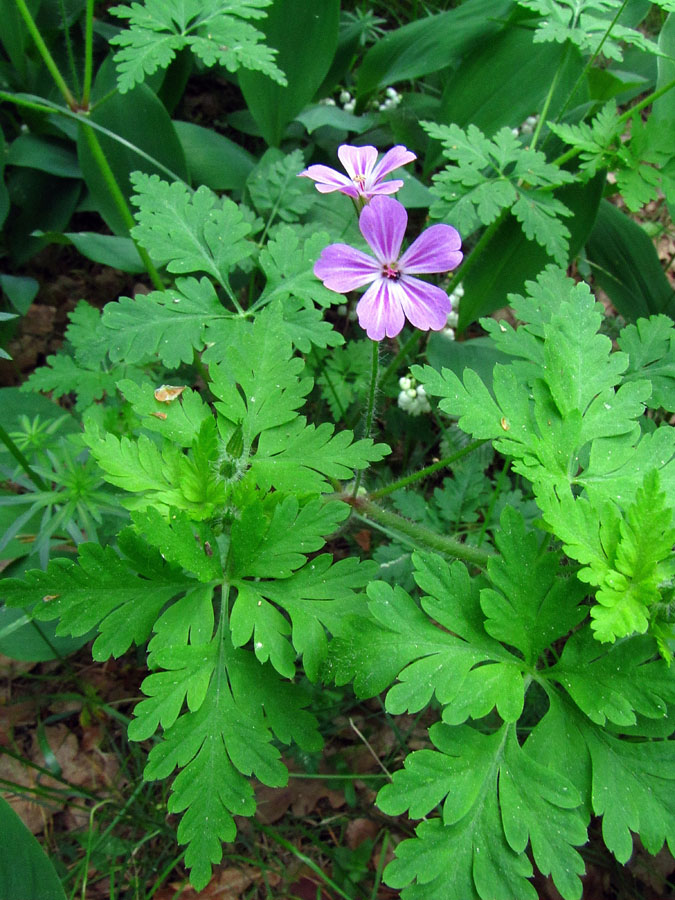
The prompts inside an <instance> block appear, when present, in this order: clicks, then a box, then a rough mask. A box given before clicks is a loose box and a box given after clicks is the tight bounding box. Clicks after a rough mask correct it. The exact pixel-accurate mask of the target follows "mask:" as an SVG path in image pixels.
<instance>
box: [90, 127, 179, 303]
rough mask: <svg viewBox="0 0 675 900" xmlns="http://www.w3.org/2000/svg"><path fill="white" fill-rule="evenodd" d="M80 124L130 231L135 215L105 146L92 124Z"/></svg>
mask: <svg viewBox="0 0 675 900" xmlns="http://www.w3.org/2000/svg"><path fill="white" fill-rule="evenodd" d="M80 126H81V128H82V131H83V134H84V136H85V139H86V141H87V144H88V145H89V149H90V150H91V154H92V156H93V157H94V161H95V162H96V165H97V166H98V168H99V171H100V173H101V175H102V176H103V180H104V181H105V183H106V187H107V188H108V191H109V192H110V196H111V197H112V199H113V202H114V204H115V206H116V207H117V211H118V212H119V214H120V216H121V217H122V220H123V222H124V224H125V225H126V227H127V228H128V229H129V231H131V229H132V228H133V227H134V225H135V222H134V217H133V216H132V215H131V210H130V209H129V206H128V205H127V201H126V200H125V198H124V194H123V193H122V191H121V190H120V186H119V185H118V183H117V180H116V178H115V175H114V173H113V170H112V169H111V168H110V163H109V162H108V160H107V159H106V156H105V153H104V152H103V148H102V147H101V144H100V142H99V140H98V138H97V137H96V134H95V133H94V131H93V129H92V128H91V126H90V124H89V123H88V122H86V121H84V120H83V119H82V118H81V117H80ZM132 240H133V238H132ZM134 244H135V245H136V249H137V250H138V255H139V256H140V257H141V259H142V261H143V265H144V266H145V270H146V272H147V273H148V275H149V276H150V280H151V281H152V283H153V284H154V286H155V287H156V288H157V290H158V291H163V290H165V288H164V283H163V282H162V279H161V278H160V275H159V272H158V271H157V269H156V268H155V265H154V263H153V262H152V260H151V259H150V257H149V255H148V252H147V250H145V248H144V247H141V246H140V245H139V244H138V243H137V242H136V241H134Z"/></svg>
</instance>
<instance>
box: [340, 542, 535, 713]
mask: <svg viewBox="0 0 675 900" xmlns="http://www.w3.org/2000/svg"><path fill="white" fill-rule="evenodd" d="M413 560H414V562H415V566H416V572H415V579H416V581H417V582H418V584H419V585H420V587H421V588H422V590H428V591H430V592H431V593H432V596H430V597H424V598H423V600H422V609H419V607H418V606H417V605H416V604H415V603H414V602H413V600H412V599H411V598H410V596H409V595H408V594H407V593H406V592H405V591H404V590H402V589H401V588H399V587H395V588H392V587H390V586H389V585H387V584H384V583H383V582H375V583H373V584H370V585H369V586H368V589H367V593H368V596H369V598H370V601H371V602H370V603H369V604H368V609H369V612H370V614H371V618H370V619H363V618H356V619H353V620H348V621H347V622H346V623H345V628H344V629H343V632H344V633H343V634H341V635H340V636H339V637H338V638H337V639H335V640H334V641H333V642H332V644H331V664H330V665H331V672H332V674H333V675H334V677H335V679H336V681H337V683H338V684H343V683H345V682H346V681H347V680H353V681H354V688H355V690H356V692H357V694H359V695H360V696H372V695H373V694H376V693H379V692H380V691H382V690H384V689H385V688H386V687H387V685H388V684H391V682H392V681H393V680H394V678H398V681H399V684H397V685H395V686H394V687H393V688H391V690H390V691H389V692H388V694H387V698H386V701H385V705H386V708H387V710H388V711H389V712H391V713H393V714H395V715H396V714H399V713H401V712H404V711H406V710H408V711H410V712H417V711H418V710H420V709H422V708H423V707H424V706H425V705H426V704H428V703H429V701H430V700H431V698H432V696H433V695H434V694H435V695H436V698H437V700H438V701H439V702H440V703H441V704H442V705H443V706H444V707H445V709H444V711H443V717H444V719H445V720H448V721H449V720H452V721H453V723H454V724H457V723H459V722H462V721H464V720H465V719H467V718H468V717H469V716H473V717H474V718H480V717H482V716H485V715H486V714H487V713H488V712H490V710H491V709H492V708H493V706H495V705H497V708H498V711H499V713H500V715H501V716H502V717H506V718H508V719H509V721H511V720H515V719H517V718H518V716H519V715H520V713H521V712H522V708H523V682H522V675H521V674H520V671H519V665H518V662H519V661H518V660H517V658H516V657H514V656H513V655H512V654H510V653H509V652H508V651H507V650H505V649H504V648H502V647H501V646H500V645H499V644H498V643H497V642H496V641H494V640H492V639H491V638H490V637H489V636H488V635H487V634H486V633H485V631H484V629H483V615H482V613H481V610H480V606H479V597H478V586H477V584H476V583H475V581H474V582H471V581H470V580H469V577H468V573H467V571H466V569H465V567H464V566H463V565H462V564H461V563H455V564H454V565H453V566H452V567H449V566H448V565H447V564H446V563H445V562H444V561H443V560H441V558H440V557H437V556H434V555H432V554H428V555H424V554H419V553H416V554H414V556H413ZM433 622H438V623H439V624H440V625H441V626H443V627H444V628H448V629H451V630H452V632H453V634H449V633H447V632H446V631H444V630H441V629H439V628H438V627H437V625H435V624H433Z"/></svg>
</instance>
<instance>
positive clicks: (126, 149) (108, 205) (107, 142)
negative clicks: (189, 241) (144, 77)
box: [38, 58, 187, 237]
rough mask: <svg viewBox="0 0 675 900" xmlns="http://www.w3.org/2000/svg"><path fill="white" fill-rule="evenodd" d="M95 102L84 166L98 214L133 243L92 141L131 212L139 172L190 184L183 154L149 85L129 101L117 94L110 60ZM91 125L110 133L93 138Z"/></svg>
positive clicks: (83, 134) (82, 138)
mask: <svg viewBox="0 0 675 900" xmlns="http://www.w3.org/2000/svg"><path fill="white" fill-rule="evenodd" d="M92 100H93V101H94V103H93V108H92V109H91V110H90V112H89V113H88V115H87V117H86V119H83V123H82V124H81V125H80V128H79V131H78V135H77V156H78V161H79V164H80V168H81V169H82V175H83V177H84V180H85V183H86V186H87V188H88V189H89V192H90V194H91V199H92V200H93V202H94V204H95V207H96V209H98V211H99V212H100V214H101V215H102V216H103V219H104V220H105V222H106V224H107V225H108V226H109V228H110V229H111V230H112V232H113V233H114V234H116V235H121V236H123V237H128V236H129V221H128V218H127V217H126V216H125V215H123V214H122V213H121V212H120V209H119V206H118V201H117V199H116V198H115V197H114V196H113V194H111V191H110V184H109V182H108V180H107V179H106V177H105V176H104V174H103V173H102V171H101V167H100V163H99V158H98V153H97V152H96V151H95V150H93V149H92V144H91V140H92V135H93V136H95V140H96V141H97V142H98V143H99V145H100V148H101V150H102V152H103V154H104V156H105V158H106V160H107V162H108V165H109V166H110V169H111V170H112V174H113V176H114V178H115V181H116V182H117V185H118V187H119V189H120V191H121V192H122V196H123V197H124V200H125V202H126V204H127V206H128V205H129V203H130V200H131V195H132V193H133V186H132V183H131V173H132V172H134V171H137V170H139V169H140V170H141V171H143V172H146V173H147V174H148V175H150V174H152V173H155V175H157V174H159V173H160V172H161V173H162V174H163V175H164V176H165V177H166V172H167V170H168V171H169V172H171V173H172V177H173V178H174V179H187V168H186V165H185V156H184V154H183V148H182V147H181V145H180V142H179V140H178V137H177V135H176V132H175V130H174V128H173V125H172V123H171V119H170V118H169V114H168V113H167V111H166V108H165V107H164V104H163V103H162V102H161V100H159V98H158V97H157V96H156V94H155V93H154V92H153V91H151V90H150V88H149V87H148V86H147V85H145V84H141V85H138V86H137V87H135V88H134V90H133V91H132V92H131V94H130V96H128V97H125V96H122V95H121V94H120V93H119V92H118V91H117V90H116V89H115V74H114V69H113V66H112V60H111V59H110V58H108V59H107V60H106V61H105V62H104V63H103V64H102V66H101V67H100V69H99V71H98V73H97V75H96V80H95V82H94V89H93V92H92ZM87 121H90V122H92V123H93V124H95V125H99V126H101V128H103V129H106V131H107V132H109V133H105V132H101V131H99V130H95V131H94V130H93V129H92V130H91V132H89V133H88V132H87V128H88V127H89V126H88V125H87ZM88 134H89V136H88ZM38 227H40V228H43V229H44V230H45V231H51V230H54V231H63V230H65V227H66V223H63V225H55V224H52V223H51V222H49V221H42V222H40V223H39V226H38Z"/></svg>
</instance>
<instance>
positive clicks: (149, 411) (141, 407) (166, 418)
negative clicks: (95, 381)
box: [117, 379, 213, 447]
mask: <svg viewBox="0 0 675 900" xmlns="http://www.w3.org/2000/svg"><path fill="white" fill-rule="evenodd" d="M159 387H160V385H158V384H152V383H151V382H149V381H146V380H143V381H141V382H140V383H139V382H137V381H131V380H129V379H122V380H121V381H118V382H117V389H118V390H119V391H121V392H122V394H123V395H124V397H125V399H126V400H128V401H129V403H131V405H132V407H133V410H134V412H135V413H136V415H138V416H139V417H140V419H141V422H142V424H143V427H144V428H147V429H148V430H149V431H156V432H157V433H158V434H161V435H162V436H163V437H165V438H168V439H169V440H170V441H173V442H175V443H176V444H178V445H179V446H180V447H191V446H192V444H193V442H194V440H195V438H196V437H197V435H198V434H199V430H200V428H201V427H202V424H203V423H204V422H205V421H206V419H209V418H211V417H212V415H213V414H212V412H211V410H210V409H209V407H208V406H207V405H206V404H205V403H204V401H203V400H202V399H201V396H200V394H199V392H198V391H195V390H191V389H190V388H188V387H186V388H185V390H184V391H183V392H182V393H181V394H180V396H179V397H178V398H176V399H175V400H173V401H171V402H169V403H165V402H161V401H159V400H157V399H156V397H155V390H156V389H157V388H159Z"/></svg>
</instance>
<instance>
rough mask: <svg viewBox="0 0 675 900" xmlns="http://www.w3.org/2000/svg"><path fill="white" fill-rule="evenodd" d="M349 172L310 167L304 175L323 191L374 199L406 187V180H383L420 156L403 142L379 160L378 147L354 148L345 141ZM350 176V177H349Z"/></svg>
mask: <svg viewBox="0 0 675 900" xmlns="http://www.w3.org/2000/svg"><path fill="white" fill-rule="evenodd" d="M337 154H338V157H339V159H340V162H341V163H342V165H343V166H344V167H345V170H346V172H347V175H343V174H342V173H341V172H337V171H336V170H335V169H331V168H329V167H328V166H309V167H308V168H307V169H304V170H303V171H302V172H300V173H299V175H300V176H305V177H306V178H312V179H313V180H314V181H316V189H317V191H319V192H320V193H322V194H329V193H331V192H332V191H341V192H342V193H343V194H348V195H349V196H350V197H353V198H354V200H358V199H359V198H362V199H363V200H365V201H368V200H370V198H371V197H374V196H375V195H376V194H395V193H396V191H398V190H400V189H401V188H402V187H403V182H402V181H383V178H384V177H385V175H388V174H389V173H390V172H393V171H394V169H398V168H400V167H401V166H405V165H407V164H408V163H410V162H412V161H413V160H414V159H417V157H416V156H415V154H414V153H411V151H410V150H408V149H406V148H405V147H403V146H402V145H401V144H399V145H398V146H396V147H392V148H391V150H388V151H387V152H386V153H385V154H384V156H383V157H382V159H381V160H380V161H379V163H378V162H377V150H376V148H375V147H350V146H349V144H341V145H340V146H339V147H338V151H337ZM347 176H349V177H347Z"/></svg>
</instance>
